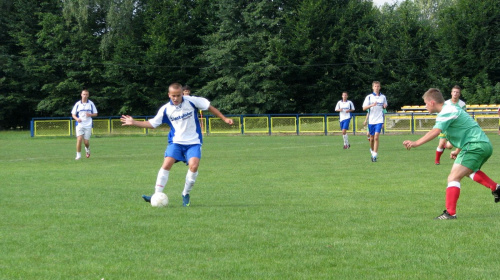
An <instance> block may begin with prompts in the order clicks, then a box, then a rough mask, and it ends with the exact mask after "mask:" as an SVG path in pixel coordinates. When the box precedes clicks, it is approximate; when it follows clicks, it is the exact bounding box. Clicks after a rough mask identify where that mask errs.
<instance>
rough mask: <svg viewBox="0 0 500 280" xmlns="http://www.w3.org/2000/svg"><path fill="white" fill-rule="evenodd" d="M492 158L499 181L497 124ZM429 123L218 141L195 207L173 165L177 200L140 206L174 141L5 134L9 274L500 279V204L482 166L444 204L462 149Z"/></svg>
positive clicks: (1, 240) (171, 187)
mask: <svg viewBox="0 0 500 280" xmlns="http://www.w3.org/2000/svg"><path fill="white" fill-rule="evenodd" d="M488 136H489V137H490V139H491V141H492V143H493V146H494V149H495V151H494V153H493V156H492V157H491V158H490V160H489V161H488V163H486V165H485V166H484V167H483V171H485V172H486V173H487V174H488V175H490V177H492V179H494V180H496V181H500V168H498V166H499V165H500V136H498V135H496V134H489V135H488ZM418 137H420V136H418V135H382V136H381V138H380V149H379V161H378V162H376V163H372V162H371V161H370V152H369V145H368V141H367V140H366V137H365V136H350V138H349V139H350V142H351V146H352V147H351V149H349V150H343V149H342V145H343V144H342V137H341V136H254V137H252V136H234V137H230V136H227V137H224V136H209V137H205V144H204V146H203V158H202V160H201V164H200V169H199V176H198V179H197V181H196V184H195V186H194V188H193V191H192V192H191V207H182V198H181V192H182V189H183V185H184V178H185V174H186V171H187V167H186V166H185V165H183V164H181V163H178V164H176V165H175V166H174V167H173V168H172V171H171V172H170V177H169V182H168V184H167V187H166V188H165V192H166V193H167V195H168V196H169V199H170V204H169V206H168V207H167V208H153V207H151V206H150V205H148V204H147V203H145V202H143V200H142V198H141V195H142V194H151V193H152V191H153V187H154V183H155V181H156V175H157V173H158V169H159V168H160V166H161V162H162V158H163V152H164V149H165V147H166V143H167V139H166V137H154V136H146V137H144V136H142V137H141V136H131V137H127V136H120V137H102V138H97V137H94V138H92V139H91V150H92V156H91V158H90V159H86V158H82V159H81V160H80V161H75V160H74V156H75V151H74V150H75V143H76V141H75V139H74V138H35V139H32V138H30V137H29V133H26V132H25V133H18V132H1V133H0V184H1V187H0V209H1V216H0V251H1V254H0V279H98V280H99V279H103V278H104V279H106V280H108V279H493V278H496V276H494V275H496V274H497V271H498V268H497V266H496V260H497V255H498V253H497V248H496V247H497V244H498V236H497V233H498V231H499V229H500V219H499V218H498V217H499V216H500V215H499V214H500V203H499V204H495V203H494V202H493V196H492V195H491V192H490V191H489V190H488V189H486V188H485V187H483V186H482V185H479V184H477V183H475V182H473V181H472V180H470V179H469V178H465V179H464V180H463V181H462V191H461V198H460V200H459V202H458V208H457V212H458V214H457V216H458V219H457V220H445V221H442V220H439V221H437V220H433V218H434V217H436V216H437V215H439V214H440V213H441V212H442V211H443V210H444V209H445V206H444V198H445V189H446V179H447V176H448V173H449V170H450V168H451V165H452V161H451V160H448V159H447V157H448V156H449V151H446V152H445V154H443V158H442V161H441V162H442V163H441V165H439V166H436V165H434V153H435V148H436V145H437V140H434V141H433V142H431V143H428V144H426V145H424V146H422V147H419V148H416V149H413V150H411V151H407V150H405V149H404V148H403V146H402V142H403V140H405V139H411V140H415V139H418Z"/></svg>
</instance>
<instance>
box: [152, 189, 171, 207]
mask: <svg viewBox="0 0 500 280" xmlns="http://www.w3.org/2000/svg"><path fill="white" fill-rule="evenodd" d="M167 205H168V196H167V195H166V194H165V193H162V192H157V193H155V194H153V196H151V206H153V207H165V206H167Z"/></svg>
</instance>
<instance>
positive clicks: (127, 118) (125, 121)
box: [120, 115, 154, 128]
mask: <svg viewBox="0 0 500 280" xmlns="http://www.w3.org/2000/svg"><path fill="white" fill-rule="evenodd" d="M120 121H121V122H122V125H133V126H137V127H141V128H154V126H153V125H151V123H150V122H149V121H136V120H134V118H132V117H131V116H128V115H122V117H121V118H120Z"/></svg>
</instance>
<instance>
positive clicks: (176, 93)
mask: <svg viewBox="0 0 500 280" xmlns="http://www.w3.org/2000/svg"><path fill="white" fill-rule="evenodd" d="M168 97H169V98H170V101H172V103H173V104H174V105H179V104H180V103H181V102H182V85H181V84H179V83H173V84H171V85H170V86H168Z"/></svg>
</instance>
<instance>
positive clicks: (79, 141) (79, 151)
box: [75, 132, 83, 160]
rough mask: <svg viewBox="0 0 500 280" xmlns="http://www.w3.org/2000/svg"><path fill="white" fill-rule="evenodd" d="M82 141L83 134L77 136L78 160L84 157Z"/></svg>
mask: <svg viewBox="0 0 500 280" xmlns="http://www.w3.org/2000/svg"><path fill="white" fill-rule="evenodd" d="M82 142H83V134H81V135H78V132H77V136H76V157H75V159H76V160H78V159H80V158H81V157H82Z"/></svg>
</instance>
